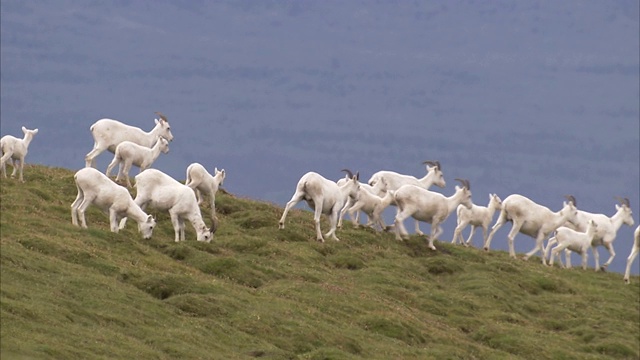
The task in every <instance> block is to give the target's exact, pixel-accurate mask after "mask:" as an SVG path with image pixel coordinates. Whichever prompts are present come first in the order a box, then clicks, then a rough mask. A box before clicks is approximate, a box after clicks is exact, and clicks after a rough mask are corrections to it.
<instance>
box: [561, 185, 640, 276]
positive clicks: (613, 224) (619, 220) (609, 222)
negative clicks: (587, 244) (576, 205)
mask: <svg viewBox="0 0 640 360" xmlns="http://www.w3.org/2000/svg"><path fill="white" fill-rule="evenodd" d="M617 199H618V201H619V202H620V205H618V204H616V213H615V214H614V215H613V216H611V217H609V216H607V215H604V214H593V213H590V212H586V211H581V210H580V211H578V215H577V216H576V221H575V222H574V223H573V224H565V226H569V227H572V228H574V229H575V230H577V231H582V232H584V231H586V228H587V225H588V223H589V220H594V221H595V222H596V224H597V225H598V230H597V231H596V235H595V236H594V238H593V241H592V242H591V250H592V252H593V259H594V261H595V270H596V271H599V270H606V269H607V267H608V266H609V265H610V264H611V262H612V261H613V258H614V257H615V256H616V252H615V250H614V248H613V241H614V240H615V239H616V235H617V233H618V229H620V227H621V226H622V224H627V225H628V226H633V224H634V223H635V222H634V220H633V212H632V211H631V206H630V204H629V199H627V198H624V199H623V198H619V197H617ZM598 246H604V248H605V249H607V250H608V251H609V259H608V260H607V262H606V263H604V264H603V265H602V267H600V256H599V254H598V250H597V247H598Z"/></svg>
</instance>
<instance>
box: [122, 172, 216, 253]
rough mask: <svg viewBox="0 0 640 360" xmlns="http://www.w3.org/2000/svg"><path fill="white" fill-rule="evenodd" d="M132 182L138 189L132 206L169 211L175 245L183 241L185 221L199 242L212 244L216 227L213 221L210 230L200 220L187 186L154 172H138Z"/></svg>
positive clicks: (197, 207) (198, 209)
mask: <svg viewBox="0 0 640 360" xmlns="http://www.w3.org/2000/svg"><path fill="white" fill-rule="evenodd" d="M135 182H136V184H135V187H136V188H137V190H138V193H137V194H136V198H135V200H134V201H135V203H136V204H138V205H139V206H140V207H141V208H142V209H145V208H146V207H147V206H149V205H151V206H152V207H154V208H156V209H158V210H160V211H165V210H168V211H169V215H170V216H171V224H172V225H173V230H174V233H175V241H176V242H179V241H184V240H185V236H184V227H185V226H184V221H185V220H187V221H189V222H191V225H193V228H194V229H195V230H196V233H197V235H196V239H197V240H198V241H205V242H211V239H212V237H213V234H214V233H215V231H216V228H217V224H216V223H215V222H214V223H213V225H212V227H211V228H207V226H206V225H205V223H204V221H203V220H202V214H201V213H200V207H199V206H198V202H197V200H196V195H195V193H194V192H193V190H191V188H190V187H188V186H186V185H184V184H182V183H180V182H178V181H177V180H175V179H173V178H172V177H171V176H169V175H167V174H165V173H163V172H162V171H160V170H157V169H147V170H145V171H143V172H141V173H140V174H138V175H136V176H135ZM125 224H126V218H125V219H122V221H121V222H120V226H121V227H124V225H125Z"/></svg>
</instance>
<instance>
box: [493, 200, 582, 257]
mask: <svg viewBox="0 0 640 360" xmlns="http://www.w3.org/2000/svg"><path fill="white" fill-rule="evenodd" d="M567 198H568V199H569V201H565V202H564V203H563V207H562V209H561V210H560V211H558V212H552V211H551V210H549V208H547V207H545V206H543V205H539V204H536V203H535V202H534V201H532V200H530V199H528V198H526V197H524V196H522V195H519V194H512V195H509V196H507V198H506V199H504V201H503V202H502V209H501V211H500V216H499V217H498V220H497V221H496V223H495V224H494V225H493V228H492V229H491V233H489V237H488V238H487V240H486V241H485V243H484V250H485V251H489V247H490V246H491V240H492V239H493V236H494V235H495V233H496V231H498V229H500V228H501V227H502V226H503V225H504V224H505V223H506V222H508V221H510V222H513V227H512V228H511V231H510V232H509V235H508V239H509V255H510V256H511V257H512V258H514V259H515V258H516V252H515V250H514V246H513V239H514V238H515V237H516V235H517V234H518V233H519V232H520V233H523V234H525V235H528V236H530V237H532V238H534V239H535V240H536V245H535V247H534V248H533V249H532V250H531V251H529V252H528V253H527V254H526V255H525V256H524V260H527V259H529V257H531V256H532V255H533V254H535V253H536V252H538V250H540V252H541V253H542V254H544V248H543V243H544V240H545V239H546V238H547V237H549V235H550V234H551V233H552V232H554V231H555V230H556V229H557V228H558V227H560V226H561V225H563V224H564V223H565V222H567V221H568V222H571V223H575V221H576V216H577V214H578V210H577V209H576V207H575V198H574V197H573V196H567ZM542 263H543V264H545V265H546V259H545V257H544V256H542Z"/></svg>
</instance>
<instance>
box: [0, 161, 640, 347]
mask: <svg viewBox="0 0 640 360" xmlns="http://www.w3.org/2000/svg"><path fill="white" fill-rule="evenodd" d="M25 180H26V183H24V184H21V183H18V182H17V181H15V180H12V179H7V180H5V179H2V180H0V192H1V194H0V195H1V198H0V200H1V203H0V204H1V213H0V214H1V224H0V225H1V228H0V231H1V235H2V236H1V251H0V255H1V257H0V259H1V267H2V268H1V277H0V280H1V293H0V304H1V311H0V315H1V318H0V321H1V324H2V326H1V327H0V339H1V349H0V350H1V353H0V355H1V357H2V359H12V358H13V359H41V358H59V359H63V358H64V359H70V358H83V359H175V358H180V359H250V358H262V359H414V358H415V359H489V358H491V359H532V358H536V359H542V358H545V359H548V358H553V359H609V358H610V359H637V358H638V357H640V349H639V347H640V279H638V277H637V276H635V277H633V278H632V284H631V285H628V286H625V285H624V284H623V281H622V275H621V274H618V273H595V272H593V271H582V270H578V269H574V270H563V269H560V268H557V267H556V268H547V267H543V266H542V265H541V264H540V262H539V259H537V258H535V259H531V260H530V261H528V262H524V261H521V260H512V259H510V258H509V257H508V256H507V254H506V253H505V252H501V251H494V252H490V253H484V252H483V251H481V250H478V249H465V248H463V247H461V246H451V245H449V244H444V243H439V242H436V247H438V249H439V250H438V251H436V252H433V251H430V250H428V249H427V248H426V242H425V241H424V239H421V238H419V237H417V236H416V237H412V238H411V239H410V240H408V241H405V242H396V241H395V240H393V236H392V235H391V234H378V233H375V232H373V231H369V230H362V229H351V227H350V226H349V225H350V224H347V225H346V226H347V229H345V230H342V231H340V232H339V233H338V235H339V237H341V239H342V241H341V242H339V243H336V242H334V241H327V242H326V243H324V244H321V243H318V242H316V241H315V240H314V239H313V237H314V230H313V223H312V220H311V213H310V212H308V211H301V210H295V211H292V212H291V214H290V217H289V218H288V222H287V229H286V230H278V226H277V223H278V219H279V217H280V215H281V212H282V208H281V207H279V206H274V205H271V204H267V203H262V202H256V201H252V200H249V199H242V198H237V197H234V196H233V195H230V194H224V193H223V194H220V195H219V196H218V202H217V203H218V209H219V216H220V228H219V230H218V232H217V234H216V236H215V239H214V241H213V242H212V243H210V244H205V243H198V242H196V241H195V234H194V232H193V229H192V228H191V227H188V228H187V241H186V242H184V243H180V244H176V243H174V242H173V229H172V227H171V224H170V221H169V219H168V216H167V215H166V214H164V213H155V212H154V211H153V210H151V211H152V213H154V214H155V215H156V216H157V219H158V222H159V226H158V228H157V229H156V230H155V231H154V236H153V238H152V239H151V240H143V239H142V238H141V237H140V235H139V234H138V233H137V231H136V229H135V226H134V225H133V224H132V223H130V224H129V225H128V226H127V229H125V231H123V232H121V233H119V234H113V233H111V232H109V230H108V229H109V226H108V219H107V216H106V215H104V214H102V213H101V212H100V211H98V210H96V209H95V208H91V209H90V211H89V212H88V213H87V222H88V224H89V229H88V230H82V229H80V228H76V227H74V226H72V225H71V221H70V210H69V205H70V204H71V202H72V201H73V199H74V198H75V195H76V189H75V185H74V183H73V172H72V171H69V170H66V169H59V168H48V167H43V166H28V167H27V168H26V169H25ZM205 215H206V216H208V215H209V213H208V210H205ZM497 240H498V241H499V239H497ZM619 256H625V254H620V255H619Z"/></svg>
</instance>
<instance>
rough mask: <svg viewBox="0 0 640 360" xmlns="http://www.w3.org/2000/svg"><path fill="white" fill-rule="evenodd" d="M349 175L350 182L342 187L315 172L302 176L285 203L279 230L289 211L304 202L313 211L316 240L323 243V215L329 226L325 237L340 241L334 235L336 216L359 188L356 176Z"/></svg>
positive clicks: (282, 226)
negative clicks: (321, 222) (326, 216)
mask: <svg viewBox="0 0 640 360" xmlns="http://www.w3.org/2000/svg"><path fill="white" fill-rule="evenodd" d="M350 175H351V176H350V178H351V180H349V181H347V182H346V183H344V184H342V185H338V184H336V183H335V182H334V181H331V180H328V179H326V178H325V177H323V176H322V175H320V174H318V173H316V172H308V173H306V174H304V175H303V176H302V177H301V178H300V180H299V181H298V184H297V185H296V191H295V193H294V194H293V196H292V197H291V200H289V202H287V205H286V206H285V208H284V212H283V213H282V217H281V218H280V222H279V228H280V229H284V221H285V219H286V218H287V213H288V212H289V210H290V209H291V208H292V207H294V206H295V205H296V204H297V203H299V202H300V201H302V200H305V201H306V202H307V205H309V207H310V208H312V209H314V216H313V220H314V222H315V227H316V239H317V240H318V241H322V242H324V238H323V237H322V231H321V230H320V215H321V214H325V215H328V216H329V223H330V225H331V229H330V230H329V232H327V233H326V234H325V236H326V237H329V236H331V237H332V238H333V239H334V240H335V241H340V239H338V238H337V237H336V234H335V232H336V228H337V225H338V214H339V213H340V210H341V209H342V207H343V206H344V204H345V203H346V202H347V198H348V197H350V196H355V195H356V192H357V191H358V188H359V187H360V183H359V182H358V175H357V174H356V175H353V174H350Z"/></svg>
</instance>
